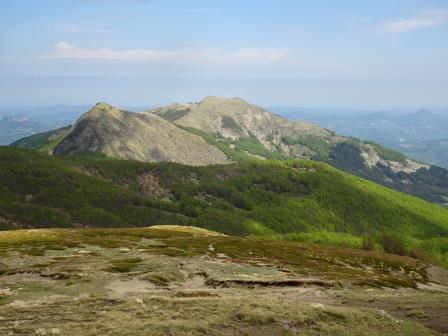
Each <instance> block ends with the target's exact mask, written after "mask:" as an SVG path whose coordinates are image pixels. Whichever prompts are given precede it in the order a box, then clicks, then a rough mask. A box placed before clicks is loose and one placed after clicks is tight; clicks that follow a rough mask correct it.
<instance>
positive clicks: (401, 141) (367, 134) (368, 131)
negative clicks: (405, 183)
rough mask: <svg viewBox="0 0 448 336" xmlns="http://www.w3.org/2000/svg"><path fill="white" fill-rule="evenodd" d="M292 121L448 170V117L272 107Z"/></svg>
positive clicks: (421, 112)
mask: <svg viewBox="0 0 448 336" xmlns="http://www.w3.org/2000/svg"><path fill="white" fill-rule="evenodd" d="M271 110H272V111H274V112H276V113H279V114H281V115H283V116H285V117H287V118H288V119H291V120H303V121H307V122H314V123H317V124H319V125H321V126H322V127H325V128H328V129H330V130H333V131H335V132H338V133H340V134H343V135H347V136H354V137H358V138H361V139H364V140H373V141H376V142H378V143H381V144H382V145H384V146H387V147H389V148H393V149H395V150H398V151H400V152H402V153H404V154H406V155H408V156H410V157H412V158H414V159H416V160H421V161H424V162H428V163H431V164H434V165H438V166H441V167H445V168H447V167H448V151H446V150H444V148H445V147H444V143H446V139H448V115H442V114H437V113H433V112H431V111H428V110H425V109H423V110H420V111H417V112H412V113H396V112H395V113H394V112H390V111H385V112H370V113H368V112H362V111H351V112H347V111H346V112H345V113H344V112H341V111H334V110H323V111H322V110H308V109H303V108H292V107H289V108H288V107H279V108H272V109H271Z"/></svg>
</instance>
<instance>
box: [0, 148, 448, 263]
mask: <svg viewBox="0 0 448 336" xmlns="http://www.w3.org/2000/svg"><path fill="white" fill-rule="evenodd" d="M0 181H1V184H0V227H1V228H3V229H6V228H17V227H25V228H26V227H73V226H97V227H132V226H139V227H140V226H149V225H155V224H157V225H160V224H178V225H193V226H198V227H202V228H206V229H210V230H215V231H218V232H222V233H226V234H236V235H249V234H256V235H266V236H271V237H272V236H274V235H281V237H283V238H289V239H317V241H319V239H320V241H322V239H323V240H324V241H327V240H328V239H330V241H331V239H333V244H335V243H336V244H339V243H340V242H341V241H342V242H345V243H343V244H349V245H352V244H353V245H357V246H358V247H359V246H360V244H361V237H362V236H364V235H369V236H372V237H381V235H384V234H390V235H395V236H399V237H400V239H403V241H404V242H405V243H406V244H407V245H406V246H408V247H409V248H410V247H417V246H419V247H420V248H424V249H426V250H427V251H428V253H433V254H434V255H439V257H440V258H442V259H443V258H444V257H442V256H443V253H445V252H443V251H444V250H443V246H444V245H443V244H445V243H447V242H446V241H445V240H446V238H442V237H447V235H448V210H446V209H443V208H442V207H439V206H436V205H432V204H430V203H428V202H426V201H424V200H421V199H419V198H416V197H413V196H409V195H406V194H402V193H399V192H396V191H393V190H391V189H388V188H385V187H382V186H379V185H377V184H375V183H372V182H369V181H366V180H364V179H361V178H358V177H354V176H352V175H349V174H346V173H343V172H340V171H338V170H336V169H334V168H332V167H330V166H329V165H327V164H324V163H317V162H311V161H303V160H302V161H298V160H295V161H294V160H293V161H275V162H272V161H261V160H255V161H247V162H240V163H234V164H230V165H213V166H203V167H193V166H186V165H180V164H176V163H168V162H165V163H142V162H137V161H127V160H116V159H111V158H107V157H106V156H103V155H99V154H96V155H90V156H76V157H75V156H73V157H67V156H65V157H52V156H48V155H46V154H44V153H38V152H36V151H29V150H23V149H17V148H11V147H0ZM303 233H307V234H305V235H303ZM331 233H333V235H334V236H333V238H332V237H331V236H330V237H329V236H328V235H330V234H331ZM344 235H346V236H344ZM279 237H280V236H279ZM325 237H326V238H325ZM357 237H358V238H357ZM444 239H445V240H444ZM440 244H442V245H440ZM440 249H441V250H440ZM434 251H439V252H437V253H436V252H434ZM442 259H441V260H442Z"/></svg>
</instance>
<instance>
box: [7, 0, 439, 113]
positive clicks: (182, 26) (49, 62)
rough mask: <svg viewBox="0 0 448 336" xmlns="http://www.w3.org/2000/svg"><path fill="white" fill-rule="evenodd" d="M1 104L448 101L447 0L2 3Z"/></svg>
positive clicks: (399, 105) (414, 105)
mask: <svg viewBox="0 0 448 336" xmlns="http://www.w3.org/2000/svg"><path fill="white" fill-rule="evenodd" d="M0 29H1V33H0V43H1V48H0V106H8V105H56V104H93V103H95V102H97V101H107V102H110V103H111V104H116V105H121V106H125V105H127V106H129V105H132V106H136V105H143V106H148V105H149V106H155V105H161V104H166V103H170V102H174V101H180V102H184V101H195V100H200V99H202V98H203V97H204V96H207V95H217V96H241V97H243V98H245V99H247V100H249V101H251V102H253V103H256V104H260V105H263V106H280V105H281V106H287V105H289V106H307V107H342V108H352V109H354V108H356V109H420V108H429V109H446V108H447V107H448V95H447V94H446V89H447V88H448V62H447V61H446V60H447V59H448V44H447V43H446V37H447V36H448V34H447V33H448V4H447V3H446V1H443V0H396V1H388V0H379V1H375V2H367V1H363V2H360V1H354V0H350V1H338V2H330V1H324V0H319V1H313V2H310V1H292V0H287V1H286V0H285V1H282V2H281V5H280V4H279V2H278V1H264V2H263V3H261V2H259V1H255V0H249V1H245V2H244V3H241V1H236V0H230V1H222V0H219V1H214V2H210V1H199V0H194V1H188V2H186V1H180V0H177V1H175V0H172V1H161V0H128V1H119V0H109V1H106V0H58V1H56V0H43V1H24V0H0Z"/></svg>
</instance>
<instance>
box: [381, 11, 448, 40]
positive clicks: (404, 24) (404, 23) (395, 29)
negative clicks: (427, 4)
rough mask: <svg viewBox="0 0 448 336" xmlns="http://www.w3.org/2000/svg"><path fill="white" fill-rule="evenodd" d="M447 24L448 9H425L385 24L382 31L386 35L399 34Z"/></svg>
mask: <svg viewBox="0 0 448 336" xmlns="http://www.w3.org/2000/svg"><path fill="white" fill-rule="evenodd" d="M446 22H448V9H426V10H422V11H419V12H417V13H416V14H415V15H413V16H410V17H407V18H400V19H396V20H393V21H389V22H386V23H385V24H384V25H383V29H384V31H385V32H387V33H392V34H399V33H405V32H409V31H412V30H416V29H420V28H429V27H435V26H438V25H441V24H444V23H446Z"/></svg>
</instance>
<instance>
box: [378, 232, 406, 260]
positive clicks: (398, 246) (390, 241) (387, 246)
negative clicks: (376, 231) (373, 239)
mask: <svg viewBox="0 0 448 336" xmlns="http://www.w3.org/2000/svg"><path fill="white" fill-rule="evenodd" d="M381 245H382V246H383V249H384V252H386V253H390V254H397V255H407V252H406V248H405V246H404V243H403V242H402V241H401V240H400V239H398V238H397V237H394V236H391V235H383V237H382V238H381Z"/></svg>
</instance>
